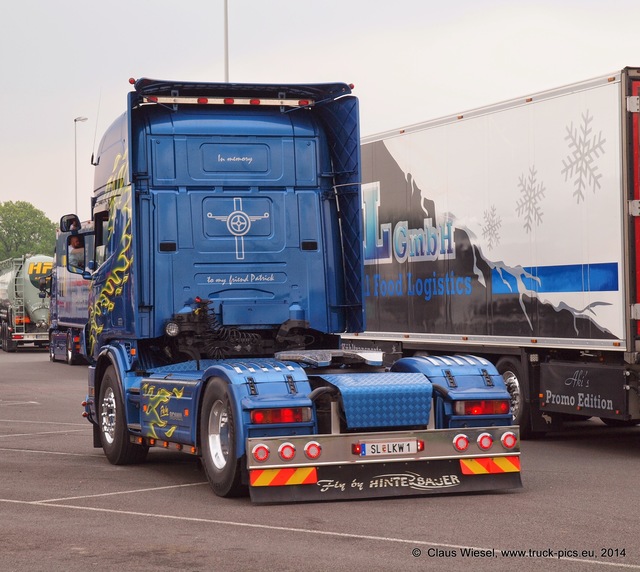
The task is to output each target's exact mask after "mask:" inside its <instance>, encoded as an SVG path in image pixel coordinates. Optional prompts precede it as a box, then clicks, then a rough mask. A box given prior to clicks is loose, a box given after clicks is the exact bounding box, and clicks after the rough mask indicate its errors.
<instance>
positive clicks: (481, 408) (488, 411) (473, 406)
mask: <svg viewBox="0 0 640 572" xmlns="http://www.w3.org/2000/svg"><path fill="white" fill-rule="evenodd" d="M454 408H455V412H456V415H507V414H508V413H509V411H510V410H511V405H510V404H509V401H507V400H506V399H491V400H482V401H456V402H455V406H454Z"/></svg>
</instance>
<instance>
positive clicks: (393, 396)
mask: <svg viewBox="0 0 640 572" xmlns="http://www.w3.org/2000/svg"><path fill="white" fill-rule="evenodd" d="M322 379H324V380H326V381H328V382H329V383H331V384H332V385H335V386H336V387H337V388H338V389H339V390H340V394H341V395H342V403H343V406H344V411H345V415H346V419H347V427H349V429H356V428H365V427H403V426H410V425H427V423H428V422H429V413H430V410H431V395H432V390H433V389H432V387H431V383H430V382H429V380H428V379H427V378H426V377H425V376H424V375H422V374H419V373H354V374H339V375H323V376H322Z"/></svg>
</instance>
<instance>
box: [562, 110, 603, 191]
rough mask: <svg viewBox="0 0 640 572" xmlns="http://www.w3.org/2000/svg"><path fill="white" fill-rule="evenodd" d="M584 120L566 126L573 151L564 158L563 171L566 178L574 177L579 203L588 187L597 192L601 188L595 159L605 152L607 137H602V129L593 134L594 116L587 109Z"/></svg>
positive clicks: (567, 138) (582, 115)
mask: <svg viewBox="0 0 640 572" xmlns="http://www.w3.org/2000/svg"><path fill="white" fill-rule="evenodd" d="M581 117H582V122H581V123H580V125H579V126H578V127H574V125H573V121H572V122H571V125H569V126H568V127H566V131H567V135H566V137H565V140H566V141H568V142H569V149H570V150H571V153H570V154H569V155H567V157H566V158H565V159H563V160H562V165H563V168H562V171H561V173H562V174H563V175H564V180H565V181H567V180H569V178H571V179H573V184H574V187H575V190H574V191H573V196H574V197H576V201H577V202H578V203H579V202H580V201H583V200H584V197H585V192H586V190H587V188H588V187H591V190H592V191H593V192H594V193H595V192H596V189H599V188H600V178H601V177H602V175H601V174H600V173H598V165H597V164H596V163H595V160H596V159H598V158H600V156H601V155H603V154H604V153H605V150H604V144H605V143H606V141H607V140H606V139H603V138H602V131H600V132H599V133H598V134H597V135H595V134H592V132H593V129H592V127H591V122H592V121H593V117H592V116H591V115H590V114H589V110H588V109H587V110H586V111H585V112H584V113H582V114H581Z"/></svg>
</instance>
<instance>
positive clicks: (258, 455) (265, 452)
mask: <svg viewBox="0 0 640 572" xmlns="http://www.w3.org/2000/svg"><path fill="white" fill-rule="evenodd" d="M251 454H252V455H253V458H254V459H255V460H256V461H258V462H260V463H262V462H264V461H266V460H267V459H268V458H269V454H270V451H269V447H267V446H266V445H262V444H260V445H256V446H255V447H254V448H253V450H252V451H251Z"/></svg>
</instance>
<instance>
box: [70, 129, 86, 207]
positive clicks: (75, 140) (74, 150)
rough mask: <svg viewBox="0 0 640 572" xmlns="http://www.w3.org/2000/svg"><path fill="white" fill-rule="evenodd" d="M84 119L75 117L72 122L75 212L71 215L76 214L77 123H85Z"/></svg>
mask: <svg viewBox="0 0 640 572" xmlns="http://www.w3.org/2000/svg"><path fill="white" fill-rule="evenodd" d="M86 120H87V118H86V117H76V118H75V119H74V120H73V152H74V171H75V182H76V184H75V198H76V203H75V210H74V211H73V214H76V215H77V214H78V121H86Z"/></svg>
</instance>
